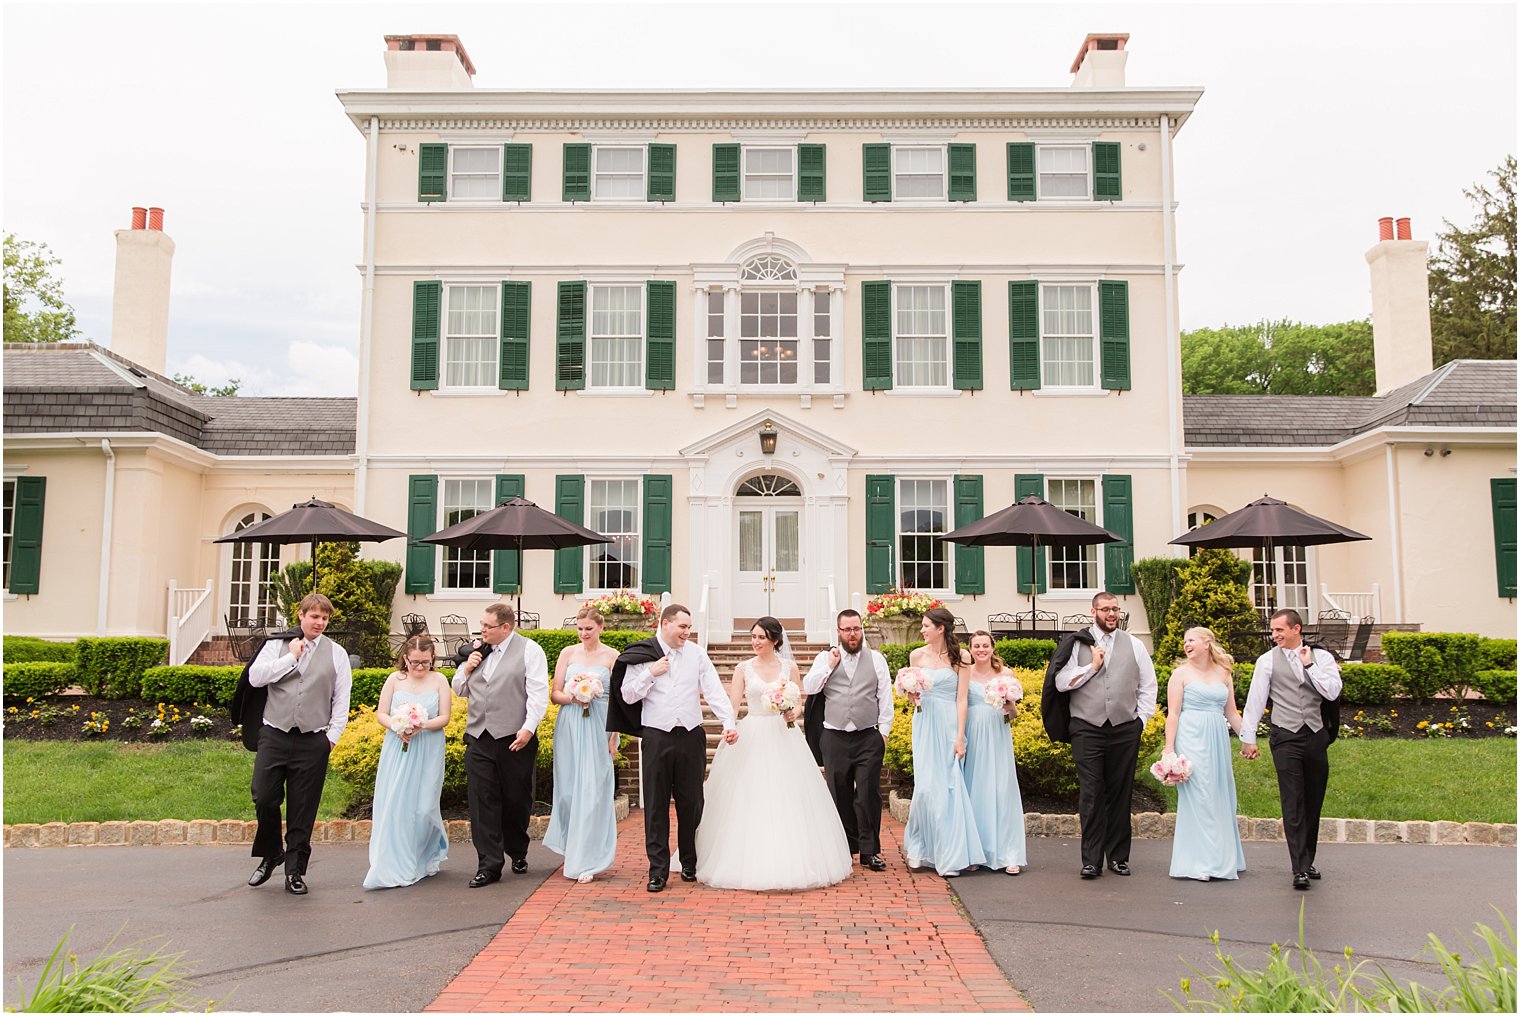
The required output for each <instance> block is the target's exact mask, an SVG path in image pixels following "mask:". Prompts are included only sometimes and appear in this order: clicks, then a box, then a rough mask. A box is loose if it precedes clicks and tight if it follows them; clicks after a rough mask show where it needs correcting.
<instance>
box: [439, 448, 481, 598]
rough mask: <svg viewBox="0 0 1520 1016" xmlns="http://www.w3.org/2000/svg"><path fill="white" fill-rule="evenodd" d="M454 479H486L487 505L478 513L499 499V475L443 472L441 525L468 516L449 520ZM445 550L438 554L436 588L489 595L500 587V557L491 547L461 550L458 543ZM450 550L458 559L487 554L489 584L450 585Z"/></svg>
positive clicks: (440, 489)
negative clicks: (497, 582)
mask: <svg viewBox="0 0 1520 1016" xmlns="http://www.w3.org/2000/svg"><path fill="white" fill-rule="evenodd" d="M451 483H484V484H485V485H486V487H485V491H486V496H485V503H484V506H483V507H481V508H480V509H479V510H478V511H477V512H476V514H477V515H478V514H480V513H481V512H488V511H490V510H491V508H492V507H493V502H494V501H495V498H496V478H495V477H494V476H475V475H461V476H439V477H438V528H439V529H445V528H447V527H448V526H452V525H454V524H455V523H456V522H462V521H464V519H455V520H454V522H450V521H449V518H448V513H449V508H450V507H451V505H450V503H449V497H448V493H449V484H451ZM458 507H462V506H458ZM470 517H471V518H473V517H474V516H470ZM442 550H443V553H441V554H439V555H438V565H437V567H438V571H437V575H436V578H435V585H434V588H435V589H437V590H438V591H439V592H440V593H449V594H455V593H457V594H460V595H480V594H488V595H490V594H491V593H492V590H494V589H495V588H496V575H495V568H496V560H495V555H494V552H492V551H489V550H480V551H461V550H459V549H458V548H455V547H443V548H442ZM450 554H453V555H455V559H456V560H463V559H464V558H465V557H466V556H468V557H469V558H471V559H475V558H477V556H478V557H484V559H485V574H486V580H485V584H484V585H480V586H451V585H449V584H448V582H447V578H448V567H449V555H450Z"/></svg>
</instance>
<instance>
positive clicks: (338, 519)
mask: <svg viewBox="0 0 1520 1016" xmlns="http://www.w3.org/2000/svg"><path fill="white" fill-rule="evenodd" d="M404 536H406V534H405V533H403V532H402V531H401V530H399V529H392V528H391V527H390V526H385V525H381V524H380V523H378V522H371V521H370V520H369V519H366V518H362V517H360V516H358V515H355V514H354V513H353V512H349V511H344V510H343V509H342V508H339V507H338V506H337V505H334V504H331V503H329V502H327V501H321V500H318V499H317V498H312V499H311V500H309V501H307V502H305V503H304V504H296V505H291V506H290V511H288V512H281V513H280V514H278V515H276V516H275V517H274V518H272V519H265V520H264V521H263V522H259V523H256V524H254V525H251V526H249V527H247V528H246V529H239V530H238V531H237V532H235V533H229V534H227V535H226V536H222V537H218V538H217V539H215V540H213V541H212V542H213V543H310V544H311V587H312V588H313V589H315V588H316V587H317V544H318V543H320V542H322V541H323V540H327V541H336V542H341V543H349V542H354V541H357V542H360V543H383V542H385V541H386V540H394V539H396V538H397V537H404Z"/></svg>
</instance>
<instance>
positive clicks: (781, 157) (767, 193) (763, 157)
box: [743, 146, 797, 201]
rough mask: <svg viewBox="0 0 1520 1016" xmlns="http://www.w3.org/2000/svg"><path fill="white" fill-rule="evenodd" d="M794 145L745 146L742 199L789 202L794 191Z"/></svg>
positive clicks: (795, 154) (795, 189) (794, 193)
mask: <svg viewBox="0 0 1520 1016" xmlns="http://www.w3.org/2000/svg"><path fill="white" fill-rule="evenodd" d="M796 157H797V150H796V149H794V148H750V147H748V146H746V147H745V148H744V154H743V158H744V200H745V201H791V200H792V199H793V198H794V197H795V196H796V194H797V187H796V184H795V182H794V176H793V168H794V163H795V161H796Z"/></svg>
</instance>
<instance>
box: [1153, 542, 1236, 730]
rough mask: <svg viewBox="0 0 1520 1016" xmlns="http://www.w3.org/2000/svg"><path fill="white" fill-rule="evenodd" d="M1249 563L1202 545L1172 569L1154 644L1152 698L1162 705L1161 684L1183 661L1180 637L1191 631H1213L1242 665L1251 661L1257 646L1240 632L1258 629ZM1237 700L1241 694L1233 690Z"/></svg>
mask: <svg viewBox="0 0 1520 1016" xmlns="http://www.w3.org/2000/svg"><path fill="white" fill-rule="evenodd" d="M1250 580H1251V562H1250V561H1247V560H1245V559H1244V558H1240V557H1236V556H1235V554H1234V553H1233V552H1231V551H1228V550H1222V549H1220V548H1217V547H1204V548H1203V549H1201V550H1199V551H1198V553H1197V554H1194V555H1193V556H1192V557H1190V558H1188V560H1187V562H1186V563H1185V564H1183V565H1182V567H1180V568H1178V569H1177V595H1176V596H1175V597H1174V598H1173V599H1172V604H1171V606H1170V607H1168V608H1167V612H1166V634H1165V635H1163V636H1162V638H1161V639H1160V641H1158V642H1157V643H1156V651H1155V653H1154V654H1152V657H1151V658H1152V659H1153V660H1154V661H1155V663H1156V686H1157V687H1156V698H1157V701H1159V702H1165V701H1166V685H1167V681H1168V680H1169V679H1170V678H1171V676H1172V670H1173V668H1175V667H1176V666H1177V661H1178V660H1181V659H1182V637H1183V636H1184V635H1186V634H1187V630H1188V629H1189V628H1193V627H1201V628H1209V629H1212V630H1213V632H1214V635H1215V636H1216V637H1217V638H1218V640H1219V644H1220V645H1221V646H1222V647H1223V648H1224V650H1225V652H1227V653H1230V654H1232V655H1234V656H1235V657H1236V658H1237V659H1240V660H1241V661H1242V662H1244V661H1246V660H1250V659H1254V658H1255V652H1256V650H1257V649H1258V648H1259V647H1258V643H1257V642H1256V641H1255V640H1254V639H1253V638H1252V637H1251V636H1249V635H1246V634H1244V633H1247V632H1251V631H1254V630H1256V629H1258V628H1260V627H1261V617H1260V616H1259V615H1258V614H1257V613H1256V608H1255V607H1253V606H1252V605H1251V592H1250V589H1249V587H1248V586H1247V585H1246V583H1248V582H1249V581H1250ZM1235 694H1236V697H1237V698H1240V699H1242V700H1243V699H1244V697H1245V691H1244V689H1241V688H1236V689H1235Z"/></svg>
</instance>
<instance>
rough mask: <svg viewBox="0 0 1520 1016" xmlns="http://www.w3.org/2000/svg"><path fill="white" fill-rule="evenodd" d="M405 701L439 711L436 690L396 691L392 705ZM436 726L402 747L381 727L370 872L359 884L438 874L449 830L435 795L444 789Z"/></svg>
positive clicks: (377, 885) (405, 881)
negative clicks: (403, 748) (382, 739)
mask: <svg viewBox="0 0 1520 1016" xmlns="http://www.w3.org/2000/svg"><path fill="white" fill-rule="evenodd" d="M404 702H415V703H417V704H418V705H420V706H422V707H423V708H424V709H425V710H426V711H427V715H428V718H429V719H437V718H438V713H439V708H440V707H439V703H438V692H436V691H427V692H423V693H421V694H413V693H411V692H404V691H398V692H393V693H392V695H391V707H392V708H393V709H394V708H396V707H397V706H400V705H401V704H402V703H404ZM443 743H444V733H443V731H441V730H419V731H417V733H415V734H413V735H412V741H411V744H410V745H409V746H407V750H406V751H402V750H401V738H399V737H397V736H396V734H395V733H394V732H393V731H389V730H387V731H386V732H385V741H384V743H383V744H381V746H380V768H379V770H378V771H377V772H376V774H375V803H374V811H373V822H374V824H373V826H372V827H371V829H370V834H369V873H368V874H366V875H365V876H364V888H366V889H384V888H388V887H392V886H403V885H411V884H412V883H414V882H420V881H421V880H422V879H424V878H426V877H427V876H429V875H436V874H438V869H439V867H440V866H441V865H442V864H443V862H444V861H445V860H446V859H447V858H448V856H449V836H448V833H447V832H446V831H445V830H444V827H443V815H442V812H441V811H440V809H439V804H438V798H439V795H441V794H442V792H443Z"/></svg>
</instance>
